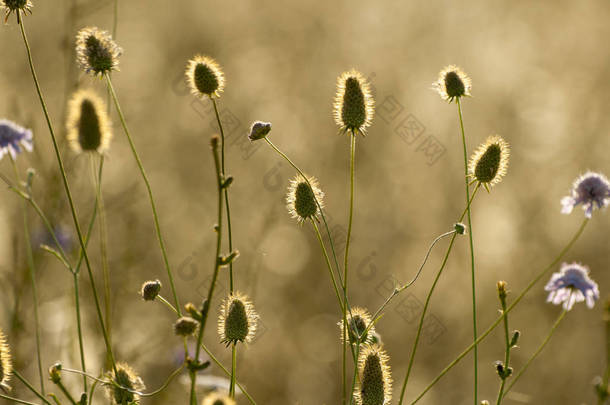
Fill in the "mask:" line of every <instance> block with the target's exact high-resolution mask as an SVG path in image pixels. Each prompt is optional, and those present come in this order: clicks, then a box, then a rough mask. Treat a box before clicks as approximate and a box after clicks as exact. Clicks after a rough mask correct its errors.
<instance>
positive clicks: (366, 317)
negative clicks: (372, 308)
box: [337, 307, 375, 344]
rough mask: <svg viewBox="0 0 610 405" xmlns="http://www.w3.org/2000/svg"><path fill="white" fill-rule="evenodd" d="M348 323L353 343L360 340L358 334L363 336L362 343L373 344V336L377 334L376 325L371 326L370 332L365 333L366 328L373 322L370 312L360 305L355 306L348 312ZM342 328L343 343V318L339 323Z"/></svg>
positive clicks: (349, 338) (349, 335) (349, 336)
mask: <svg viewBox="0 0 610 405" xmlns="http://www.w3.org/2000/svg"><path fill="white" fill-rule="evenodd" d="M347 324H348V330H347V332H348V341H350V342H351V343H352V344H356V343H357V342H358V336H361V339H362V340H361V341H360V342H361V343H363V344H365V343H366V344H371V343H373V336H374V335H375V327H374V326H371V328H370V329H369V330H368V332H367V333H366V334H365V335H363V333H364V331H365V330H366V328H367V327H368V326H369V325H370V324H371V315H370V314H369V312H368V311H367V310H366V309H364V308H360V307H353V308H352V309H351V311H348V313H347ZM337 325H339V329H340V330H341V343H343V337H344V336H345V335H344V331H343V329H344V328H343V320H341V321H339V322H338V323H337Z"/></svg>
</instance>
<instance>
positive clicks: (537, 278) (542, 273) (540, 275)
mask: <svg viewBox="0 0 610 405" xmlns="http://www.w3.org/2000/svg"><path fill="white" fill-rule="evenodd" d="M588 222H589V219H587V218H585V219H584V220H583V222H582V224H581V225H580V227H579V228H578V230H577V231H576V233H575V234H574V236H572V238H571V239H570V241H569V242H568V244H567V245H566V246H564V248H563V249H562V250H561V251H560V252H559V254H558V255H557V256H556V257H555V259H553V261H552V262H551V263H550V264H549V265H548V266H547V267H545V268H544V269H542V270H541V271H540V273H538V274H537V275H536V276H535V277H534V278H533V279H532V281H530V282H529V284H528V285H527V286H526V287H525V289H524V290H523V291H522V292H521V293H520V294H519V296H517V298H516V299H515V300H514V301H513V303H512V304H510V305H509V306H508V308H506V312H504V313H503V314H502V315H500V316H499V317H498V318H497V319H496V320H495V321H494V322H493V323H492V324H491V325H490V326H489V328H487V329H486V330H485V332H483V333H482V334H481V335H479V337H478V338H477V340H476V342H473V343H471V344H470V345H469V346H468V347H467V348H466V349H464V350H463V351H462V352H461V353H460V354H459V355H458V356H457V357H456V358H455V359H454V360H453V361H452V362H451V363H449V365H448V366H447V367H445V368H444V369H443V370H442V371H441V372H440V374H438V375H437V376H436V377H435V378H434V380H432V382H431V383H430V384H428V385H427V386H426V388H424V390H423V391H422V392H421V393H420V394H419V395H418V396H417V397H416V398H415V400H413V402H411V405H413V404H415V403H417V402H418V401H419V400H420V399H421V398H422V397H423V396H424V395H426V393H427V392H428V391H430V389H431V388H432V387H433V386H434V384H436V383H437V382H439V381H440V379H441V378H443V376H444V375H445V374H447V373H448V372H449V370H451V369H452V368H453V367H454V366H455V365H456V364H458V363H459V362H460V360H462V359H463V358H464V357H465V356H466V355H467V354H468V353H470V351H471V350H472V349H473V347H474V345H475V343H476V344H479V343H481V341H482V340H483V339H485V338H486V337H487V335H489V334H490V333H491V332H492V331H493V330H494V329H495V327H496V326H498V324H499V323H500V322H502V319H503V318H504V317H505V316H506V315H508V313H509V312H510V311H512V309H513V308H514V307H515V306H516V305H517V304H518V303H519V302H520V301H521V300H522V299H523V297H525V294H527V293H528V292H529V291H530V290H531V289H532V287H534V285H536V284H537V283H538V282H539V281H540V280H541V279H542V278H543V277H544V276H545V275H546V273H548V271H549V270H551V269H552V268H553V267H555V265H557V263H559V261H560V260H561V259H562V258H563V257H564V256H565V254H566V253H567V252H568V251H569V250H570V248H571V247H572V246H573V245H574V243H576V241H577V240H578V238H579V237H580V235H582V233H583V231H584V230H585V226H586V225H587V223H588Z"/></svg>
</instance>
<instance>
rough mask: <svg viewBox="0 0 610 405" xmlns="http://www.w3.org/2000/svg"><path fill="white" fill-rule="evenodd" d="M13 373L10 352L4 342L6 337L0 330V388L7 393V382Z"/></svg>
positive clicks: (8, 388)
mask: <svg viewBox="0 0 610 405" xmlns="http://www.w3.org/2000/svg"><path fill="white" fill-rule="evenodd" d="M12 372H13V363H12V361H11V350H10V348H9V347H8V343H7V342H6V337H5V336H4V333H2V330H0V387H2V388H3V389H5V390H7V391H9V390H10V387H9V385H8V382H9V380H10V378H11V374H12Z"/></svg>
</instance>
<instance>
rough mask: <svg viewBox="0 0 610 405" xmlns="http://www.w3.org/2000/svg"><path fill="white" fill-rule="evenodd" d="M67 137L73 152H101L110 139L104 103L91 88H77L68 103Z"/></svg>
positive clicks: (106, 147) (106, 146) (108, 121)
mask: <svg viewBox="0 0 610 405" xmlns="http://www.w3.org/2000/svg"><path fill="white" fill-rule="evenodd" d="M66 130H67V134H68V135H67V138H68V142H69V143H70V147H71V148H72V150H74V151H75V152H78V153H80V152H97V153H103V152H104V151H106V150H107V149H108V146H109V145H110V140H111V139H112V130H111V125H110V120H109V119H108V113H107V109H106V103H104V101H103V100H102V99H101V98H100V97H99V96H98V95H97V94H95V93H94V92H93V91H91V90H79V91H77V92H76V93H74V94H73V95H72V98H71V99H70V101H69V103H68V120H67V122H66Z"/></svg>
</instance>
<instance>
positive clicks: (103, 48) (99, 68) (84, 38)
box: [76, 27, 123, 76]
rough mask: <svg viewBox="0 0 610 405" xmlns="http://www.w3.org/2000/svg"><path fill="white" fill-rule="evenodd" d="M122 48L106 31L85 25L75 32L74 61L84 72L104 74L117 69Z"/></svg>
mask: <svg viewBox="0 0 610 405" xmlns="http://www.w3.org/2000/svg"><path fill="white" fill-rule="evenodd" d="M122 53H123V49H121V47H120V46H118V45H117V44H116V43H115V42H114V40H113V39H112V36H110V34H109V33H108V32H107V31H102V30H100V29H99V28H97V27H86V28H83V29H81V30H80V31H79V32H78V34H76V61H77V62H78V64H79V66H80V68H81V69H83V70H84V71H85V73H93V75H94V76H95V75H98V74H99V75H104V74H106V73H109V72H111V71H113V70H119V57H120V56H121V55H122Z"/></svg>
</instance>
